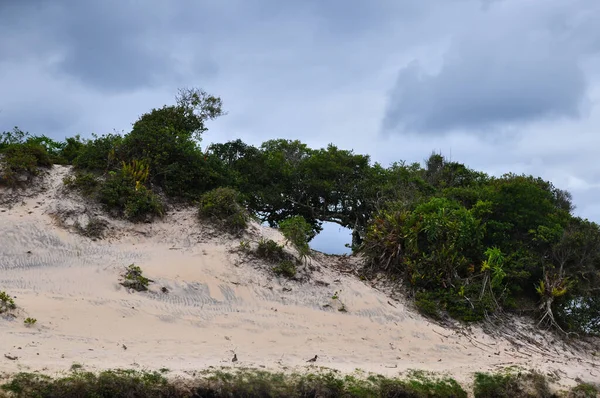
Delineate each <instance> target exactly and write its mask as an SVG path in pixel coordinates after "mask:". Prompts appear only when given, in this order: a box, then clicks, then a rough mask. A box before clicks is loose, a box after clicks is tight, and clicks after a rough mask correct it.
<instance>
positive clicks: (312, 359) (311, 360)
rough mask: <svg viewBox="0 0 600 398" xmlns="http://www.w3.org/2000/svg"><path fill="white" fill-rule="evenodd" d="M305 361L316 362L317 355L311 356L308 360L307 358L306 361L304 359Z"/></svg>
mask: <svg viewBox="0 0 600 398" xmlns="http://www.w3.org/2000/svg"><path fill="white" fill-rule="evenodd" d="M306 362H317V356H316V355H315V357H314V358H311V359H309V360H308V361H306Z"/></svg>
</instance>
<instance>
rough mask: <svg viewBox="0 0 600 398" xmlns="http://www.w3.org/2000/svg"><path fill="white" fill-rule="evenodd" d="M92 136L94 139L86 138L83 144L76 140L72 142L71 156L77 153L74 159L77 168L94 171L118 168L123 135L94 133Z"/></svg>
mask: <svg viewBox="0 0 600 398" xmlns="http://www.w3.org/2000/svg"><path fill="white" fill-rule="evenodd" d="M92 136H93V137H94V139H92V140H85V141H84V142H83V143H82V145H81V146H80V145H78V144H77V143H75V142H73V143H72V144H71V148H72V149H71V150H72V153H71V154H70V156H72V155H74V154H75V153H76V154H77V157H76V158H75V159H73V165H74V166H75V168H78V169H84V170H92V171H108V170H114V169H116V168H117V167H118V165H119V159H120V158H121V144H122V142H123V137H122V136H120V135H118V134H105V135H102V136H97V135H95V134H93V135H92Z"/></svg>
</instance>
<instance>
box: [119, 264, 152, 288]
mask: <svg viewBox="0 0 600 398" xmlns="http://www.w3.org/2000/svg"><path fill="white" fill-rule="evenodd" d="M150 282H152V281H151V280H150V279H148V278H146V277H145V276H144V275H143V272H142V269H141V268H140V267H139V266H137V265H135V264H130V265H129V266H128V267H127V268H126V270H125V274H124V275H123V281H122V282H121V285H123V286H125V287H126V288H129V289H133V290H136V291H138V292H144V291H146V290H148V285H149V283H150Z"/></svg>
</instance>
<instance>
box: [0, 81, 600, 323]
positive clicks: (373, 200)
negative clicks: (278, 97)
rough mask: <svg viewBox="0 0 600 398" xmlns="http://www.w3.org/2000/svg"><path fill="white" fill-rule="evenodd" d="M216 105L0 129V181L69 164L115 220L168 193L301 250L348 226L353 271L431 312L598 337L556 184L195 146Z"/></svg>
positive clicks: (338, 152)
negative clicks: (130, 119)
mask: <svg viewBox="0 0 600 398" xmlns="http://www.w3.org/2000/svg"><path fill="white" fill-rule="evenodd" d="M223 113H224V112H223V110H222V103H221V100H220V99H219V98H217V97H214V96H211V95H209V94H207V93H205V92H203V91H201V90H197V89H188V90H182V91H181V92H180V93H179V96H178V97H177V102H176V105H172V106H163V107H162V108H158V109H153V110H151V111H150V112H148V113H146V114H144V115H142V116H141V117H140V118H139V119H138V120H137V121H136V122H135V123H134V125H133V128H132V130H131V132H129V133H127V134H124V135H123V136H121V135H115V134H107V135H102V136H93V137H92V138H91V139H81V137H79V136H75V137H71V138H67V139H66V140H65V141H64V142H57V141H54V140H52V139H50V138H48V137H45V136H31V135H28V134H27V133H24V132H22V131H21V130H19V129H17V128H15V130H13V131H12V132H5V133H3V134H2V135H0V153H1V155H2V160H1V163H2V165H0V173H2V176H0V182H4V183H5V184H10V185H17V184H18V183H19V181H22V180H23V179H22V178H21V179H19V176H20V175H22V174H23V173H25V174H27V173H29V174H31V175H33V174H35V173H36V172H37V170H38V169H39V167H47V166H49V165H51V164H52V163H61V164H72V165H73V166H74V168H75V170H76V175H75V176H74V177H71V178H69V179H68V180H67V181H65V183H66V184H67V185H69V186H71V187H73V188H75V189H78V190H79V191H81V192H82V193H83V194H85V195H88V196H91V197H93V198H95V199H96V200H98V201H99V202H100V203H103V204H104V205H105V206H106V208H107V209H108V210H110V211H112V212H113V213H114V214H115V215H116V216H122V217H126V218H128V219H130V220H132V221H145V220H148V219H151V218H152V217H155V216H158V217H160V216H161V215H162V214H163V212H164V209H165V205H166V204H168V203H169V202H173V201H182V202H197V203H198V204H199V216H200V217H201V218H203V219H214V218H215V217H217V218H221V219H222V220H224V223H225V224H226V225H228V226H229V228H230V230H231V231H234V232H235V231H239V230H240V229H243V228H244V227H245V226H246V223H247V221H248V219H249V218H248V217H250V216H251V217H255V218H257V219H259V220H260V221H262V222H267V223H268V224H270V225H271V226H279V227H281V228H282V230H283V231H284V232H286V237H287V238H288V240H289V241H290V242H291V243H292V244H293V245H295V246H296V248H297V249H298V251H299V252H300V253H301V255H305V254H306V252H307V246H306V242H308V241H310V239H312V238H313V237H314V236H315V234H317V233H318V232H319V231H320V230H321V229H322V224H323V222H333V223H337V224H339V225H341V226H344V227H347V228H350V229H352V230H353V241H352V248H353V250H354V251H355V252H360V253H362V254H363V255H364V256H365V259H366V264H365V274H366V275H367V274H369V273H372V274H374V273H379V272H383V273H385V274H388V275H390V276H393V277H395V278H400V279H402V280H403V281H404V283H405V285H406V286H407V287H408V291H409V294H410V295H412V296H413V297H414V298H415V303H416V305H417V308H419V309H420V310H421V311H422V312H423V313H425V314H427V315H429V316H431V317H443V316H446V315H447V314H449V315H450V316H452V317H454V318H457V319H461V320H464V321H478V320H481V319H484V318H486V317H488V316H490V315H493V314H498V313H502V312H506V311H515V312H519V313H526V314H531V315H532V316H535V317H537V318H538V319H539V320H540V322H541V323H542V324H545V325H550V326H552V327H554V328H556V329H558V330H562V331H564V332H565V333H571V332H573V333H578V334H590V333H591V334H599V333H600V287H599V286H600V285H599V282H600V228H599V226H598V225H597V224H595V223H593V222H590V221H588V220H584V219H581V218H578V217H575V216H574V215H573V214H572V211H573V205H572V203H571V196H570V194H569V193H568V192H565V191H563V190H560V189H558V188H557V187H555V186H553V185H552V183H550V182H548V181H544V180H542V179H540V178H536V177H534V176H526V175H515V174H506V175H503V176H501V177H494V176H489V175H487V174H485V173H482V172H478V171H475V170H471V169H469V168H468V167H466V166H465V165H463V164H461V163H458V162H451V161H448V160H447V159H445V158H444V157H443V156H441V155H439V154H432V155H431V156H430V157H429V159H427V160H426V161H425V163H424V164H423V165H421V164H418V163H414V164H406V163H403V162H397V163H394V164H392V165H390V166H389V167H384V166H382V165H380V164H378V163H372V162H371V160H370V158H369V156H366V155H359V154H355V153H353V152H352V151H348V150H343V149H339V148H337V147H336V146H334V145H329V146H328V147H327V148H322V149H312V148H309V147H308V146H307V145H305V144H303V143H302V142H300V141H293V140H283V139H275V140H269V141H266V142H264V143H263V144H262V145H260V146H259V147H255V146H252V145H248V144H246V143H244V142H242V141H240V140H235V141H230V142H226V143H220V144H213V145H210V146H208V147H206V148H201V146H200V142H201V141H200V138H201V135H202V133H203V132H204V131H206V127H205V122H206V121H207V120H210V119H213V118H215V117H218V116H220V115H222V114H223ZM240 204H241V205H242V206H243V207H245V209H243V208H241V207H240ZM367 276H368V275H367Z"/></svg>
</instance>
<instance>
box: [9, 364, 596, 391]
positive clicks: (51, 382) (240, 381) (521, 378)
mask: <svg viewBox="0 0 600 398" xmlns="http://www.w3.org/2000/svg"><path fill="white" fill-rule="evenodd" d="M168 371H169V370H168V369H166V368H163V369H161V370H160V371H158V372H146V371H136V370H107V371H103V372H100V373H91V372H86V371H83V366H82V365H80V364H77V363H74V364H73V365H72V366H71V374H69V375H67V376H63V377H59V378H56V379H52V378H50V377H48V376H45V375H41V374H37V373H18V374H16V375H14V376H13V377H12V379H10V380H8V381H7V382H6V383H5V384H3V385H2V386H0V397H18V398H20V397H28V398H29V397H36V398H58V397H61V398H72V397H77V398H86V397H94V398H96V397H115V398H119V397H132V398H135V397H140V398H141V397H157V398H158V397H166V398H167V397H168V398H188V397H189V398H191V397H212V398H221V397H223V398H224V397H246V398H254V397H256V398H258V397H272V398H278V397H289V398H295V397H297V398H304V397H322V398H334V397H336V398H337V397H347V398H377V397H386V398H387V397H396V398H403V397H408V398H428V397H431V398H436V397H439V398H450V397H452V398H466V397H467V392H466V391H465V390H464V389H463V387H461V386H460V385H459V384H458V383H457V382H456V381H455V380H454V379H451V378H449V377H443V376H442V377H440V376H437V375H435V374H432V373H427V372H423V371H410V372H408V374H407V376H406V377H405V378H403V379H393V378H386V377H384V376H380V375H370V376H368V377H357V376H349V375H348V376H343V375H340V374H339V373H337V372H334V371H329V370H322V371H321V372H317V373H308V374H297V373H296V374H284V373H271V372H267V371H263V370H256V369H245V368H242V369H238V370H235V371H234V370H220V371H204V372H200V375H201V376H199V377H198V378H197V379H195V380H193V381H189V382H186V383H181V382H177V381H171V380H169V379H167V378H166V377H165V376H164V374H165V373H167V372H168ZM597 391H598V390H597V389H596V387H594V386H592V385H589V384H580V385H579V386H577V387H575V388H574V389H572V390H571V391H570V392H563V395H561V396H569V397H585V398H587V397H594V396H596V395H595V394H597ZM474 394H475V397H486V398H494V397H515V398H519V397H555V396H559V395H556V394H554V393H551V392H550V390H549V389H548V386H547V381H546V378H545V377H544V376H543V375H541V374H539V373H527V374H508V373H505V374H484V373H477V374H476V375H475V384H474Z"/></svg>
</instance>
